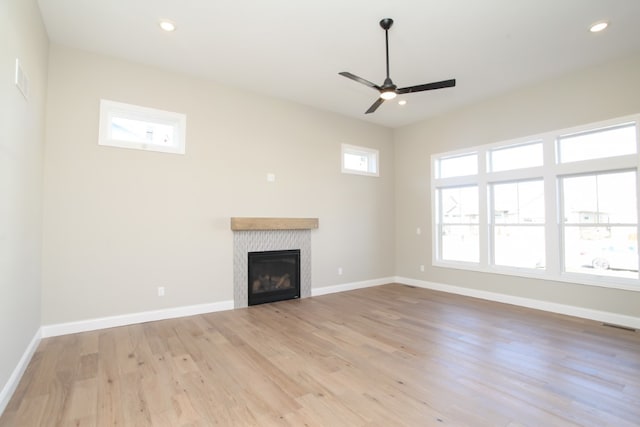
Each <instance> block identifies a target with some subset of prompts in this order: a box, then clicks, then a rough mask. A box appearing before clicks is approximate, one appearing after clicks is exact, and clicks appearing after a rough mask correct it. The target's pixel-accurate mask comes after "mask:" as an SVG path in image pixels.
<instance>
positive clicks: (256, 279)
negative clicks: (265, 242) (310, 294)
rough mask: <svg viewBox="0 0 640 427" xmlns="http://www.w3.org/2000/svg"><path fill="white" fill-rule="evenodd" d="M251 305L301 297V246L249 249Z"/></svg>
mask: <svg viewBox="0 0 640 427" xmlns="http://www.w3.org/2000/svg"><path fill="white" fill-rule="evenodd" d="M248 264H249V271H248V273H249V274H248V277H249V283H248V285H249V292H248V303H249V305H258V304H264V303H267V302H275V301H283V300H287V299H294V298H300V250H298V249H294V250H282V251H264V252H249V263H248Z"/></svg>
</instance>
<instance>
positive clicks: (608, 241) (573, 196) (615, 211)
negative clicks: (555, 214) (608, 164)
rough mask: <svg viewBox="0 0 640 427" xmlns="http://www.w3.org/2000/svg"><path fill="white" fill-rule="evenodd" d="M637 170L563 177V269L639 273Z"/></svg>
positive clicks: (619, 274) (632, 275)
mask: <svg viewBox="0 0 640 427" xmlns="http://www.w3.org/2000/svg"><path fill="white" fill-rule="evenodd" d="M636 181H637V177H636V171H625V172H613V173H603V174H592V175H581V176H572V177H563V178H561V183H562V210H563V221H562V225H563V242H564V245H563V246H564V247H563V249H564V270H565V271H567V272H573V273H582V274H592V275H598V276H613V277H627V278H637V277H638V237H637V222H638V221H637V204H636Z"/></svg>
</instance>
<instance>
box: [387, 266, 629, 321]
mask: <svg viewBox="0 0 640 427" xmlns="http://www.w3.org/2000/svg"><path fill="white" fill-rule="evenodd" d="M394 281H395V282H396V283H402V284H404V285H411V286H416V287H419V288H426V289H433V290H436V291H443V292H449V293H452V294H458V295H465V296H468V297H474V298H480V299H485V300H489V301H496V302H502V303H506V304H513V305H519V306H521V307H527V308H534V309H536V310H542V311H548V312H551V313H558V314H565V315H567V316H574V317H580V318H583V319H589V320H595V321H598V322H604V323H610V324H613V325H620V326H626V327H629V328H634V329H640V318H639V317H633V316H626V315H624V314H617V313H611V312H608V311H600V310H593V309H590V308H584V307H576V306H573V305H566V304H558V303H555V302H548V301H541V300H536V299H531V298H524V297H516V296H513V295H506V294H499V293H495V292H489V291H482V290H478V289H471V288H465V287H462V286H453V285H446V284H443V283H434V282H427V281H424V280H417V279H409V278H407V277H395V279H394Z"/></svg>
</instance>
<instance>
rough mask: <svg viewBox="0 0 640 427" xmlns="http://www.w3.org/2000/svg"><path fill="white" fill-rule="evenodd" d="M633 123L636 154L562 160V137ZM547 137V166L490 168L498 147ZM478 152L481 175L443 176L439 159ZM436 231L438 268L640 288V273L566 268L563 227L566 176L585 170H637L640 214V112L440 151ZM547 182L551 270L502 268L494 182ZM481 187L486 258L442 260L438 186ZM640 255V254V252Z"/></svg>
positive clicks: (434, 164)
mask: <svg viewBox="0 0 640 427" xmlns="http://www.w3.org/2000/svg"><path fill="white" fill-rule="evenodd" d="M630 122H633V123H635V126H636V141H635V143H636V153H635V154H627V155H621V156H616V157H609V158H599V159H589V160H581V161H576V162H570V163H560V161H559V156H558V151H559V143H558V141H559V139H560V137H566V136H567V135H570V134H577V133H583V132H588V131H590V130H597V129H605V128H610V127H615V126H622V125H624V124H628V123H630ZM538 141H542V145H543V165H542V166H539V167H528V168H522V169H512V170H505V171H498V172H492V171H491V169H490V165H491V163H490V156H491V152H492V151H494V150H499V149H505V148H510V147H516V146H518V145H520V146H521V145H527V144H530V143H535V142H538ZM473 153H477V154H478V173H477V174H475V175H466V176H455V177H448V178H439V177H438V176H437V173H438V172H437V170H438V161H439V160H440V159H444V158H451V157H459V156H464V155H465V154H473ZM430 165H431V174H430V175H431V176H430V178H431V219H432V221H431V222H432V224H431V230H432V236H433V238H432V257H431V258H432V259H431V264H432V265H433V266H435V267H446V268H454V269H461V270H471V271H479V272H484V273H496V274H506V275H512V276H520V277H528V278H536V279H543V280H549V281H559V282H568V283H575V284H584V285H592V286H600V287H609V288H615V289H624V290H633V291H640V272H638V277H636V278H633V279H629V278H619V277H614V276H606V275H602V276H599V275H587V274H585V273H574V272H565V271H564V267H563V266H564V259H562V257H563V256H564V242H563V237H562V236H563V228H562V227H561V224H560V221H561V216H560V215H561V205H562V203H561V201H560V199H559V198H560V197H561V194H560V189H559V186H560V183H561V181H560V180H561V178H562V177H566V176H571V175H580V174H599V173H606V172H615V171H621V170H634V171H636V180H637V181H636V193H637V194H636V201H637V203H636V205H637V206H636V209H637V212H638V214H639V216H640V196H639V195H640V170H639V169H640V114H634V115H630V116H625V117H620V118H614V119H611V120H605V121H600V122H596V123H589V124H585V125H581V126H575V127H572V128H567V129H561V130H555V131H550V132H545V133H541V134H538V135H532V136H528V137H524V138H517V139H512V140H506V141H501V142H496V143H492V144H486V145H482V146H473V147H468V148H465V149H458V150H454V151H450V152H443V153H435V154H432V155H431V162H430ZM540 179H541V180H543V186H544V192H545V223H544V228H545V232H544V234H545V255H546V262H545V269H529V268H521V267H510V266H500V265H495V264H494V263H493V253H494V248H493V243H492V242H491V239H492V232H493V218H492V217H491V215H493V200H492V198H491V197H492V196H491V186H492V185H493V184H501V183H509V182H518V181H529V180H540ZM470 185H477V186H478V197H479V209H480V224H479V225H480V230H479V234H480V236H479V238H480V262H479V263H467V262H456V261H449V260H442V259H440V243H439V241H440V239H441V236H439V235H438V233H439V229H438V224H437V221H438V215H439V214H440V213H439V212H438V209H439V206H438V204H437V203H436V200H437V197H438V196H437V194H438V190H441V189H445V188H450V187H456V186H470ZM635 225H636V231H640V217H639V218H638V221H637V224H635ZM639 234H640V233H639ZM639 256H640V254H639Z"/></svg>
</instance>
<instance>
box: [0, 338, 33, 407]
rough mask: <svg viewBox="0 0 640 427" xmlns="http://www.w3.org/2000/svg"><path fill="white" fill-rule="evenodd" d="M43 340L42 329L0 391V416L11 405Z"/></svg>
mask: <svg viewBox="0 0 640 427" xmlns="http://www.w3.org/2000/svg"><path fill="white" fill-rule="evenodd" d="M41 339H42V328H40V329H38V330H37V331H36V334H35V335H34V336H33V338H32V339H31V342H30V343H29V345H28V346H27V349H26V350H25V351H24V354H23V355H22V357H21V358H20V361H19V362H18V365H17V366H16V368H15V369H14V370H13V372H12V373H11V376H10V377H9V380H8V381H7V383H6V384H5V385H4V387H3V388H2V391H0V415H2V413H3V412H4V410H5V408H6V407H7V405H8V404H9V401H10V400H11V397H12V396H13V393H14V392H15V391H16V388H18V384H19V383H20V379H21V378H22V375H23V374H24V371H25V370H26V369H27V366H28V365H29V362H30V361H31V358H32V357H33V353H35V352H36V349H37V348H38V344H40V340H41Z"/></svg>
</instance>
